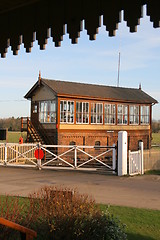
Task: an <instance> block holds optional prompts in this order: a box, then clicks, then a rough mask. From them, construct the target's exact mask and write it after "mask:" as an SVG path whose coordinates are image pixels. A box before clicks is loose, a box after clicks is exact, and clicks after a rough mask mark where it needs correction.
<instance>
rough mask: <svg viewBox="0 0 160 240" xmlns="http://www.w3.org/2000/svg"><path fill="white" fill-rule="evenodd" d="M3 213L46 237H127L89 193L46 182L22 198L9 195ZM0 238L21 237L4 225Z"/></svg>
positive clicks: (104, 239)
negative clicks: (25, 197)
mask: <svg viewBox="0 0 160 240" xmlns="http://www.w3.org/2000/svg"><path fill="white" fill-rule="evenodd" d="M1 203H2V205H1V209H0V211H1V216H2V217H4V218H6V219H8V220H11V221H14V222H16V223H19V224H22V225H23V226H26V227H29V228H31V229H33V230H35V231H37V233H38V239H43V240H45V239H46V240H47V239H49V240H51V239H53V240H61V239H64V240H90V239H91V240H111V239H112V240H115V239H116V240H117V239H118V240H121V239H123V240H125V239H126V234H125V231H124V226H123V225H121V224H120V222H119V221H118V220H116V219H115V218H114V217H113V216H112V215H110V214H109V213H108V212H105V213H104V212H102V211H101V210H100V208H99V207H98V205H96V204H95V201H94V200H93V199H91V198H90V197H89V196H88V195H84V194H80V193H78V192H77V191H76V190H74V191H73V190H72V189H69V188H57V187H53V186H51V187H50V186H46V187H43V188H41V189H40V190H39V191H37V192H34V193H32V194H30V195H29V198H27V199H23V201H20V198H18V197H17V198H13V197H12V198H10V197H6V198H4V199H3V201H1ZM2 233H3V237H1V236H0V239H5V238H4V236H8V237H7V238H6V239H7V240H8V239H19V238H18V237H17V235H16V234H15V233H14V234H12V238H9V234H10V233H11V232H10V231H9V230H8V229H7V231H4V229H2V232H1V234H2Z"/></svg>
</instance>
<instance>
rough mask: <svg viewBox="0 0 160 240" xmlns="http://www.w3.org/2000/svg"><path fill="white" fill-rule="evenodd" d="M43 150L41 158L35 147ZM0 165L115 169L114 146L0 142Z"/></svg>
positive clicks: (113, 170)
mask: <svg viewBox="0 0 160 240" xmlns="http://www.w3.org/2000/svg"><path fill="white" fill-rule="evenodd" d="M37 149H41V150H43V153H44V157H43V158H42V159H38V160H37V159H36V158H35V151H36V150H37ZM0 165H5V166H21V167H22V166H23V167H37V168H39V169H47V168H48V169H52V168H55V167H58V168H65V167H67V168H73V169H80V168H81V169H82V168H83V169H89V168H92V169H94V170H97V169H98V170H99V169H107V170H110V171H111V172H113V173H114V172H115V170H116V146H115V144H114V145H113V146H76V145H72V146H71V145H66V146H65V145H41V144H10V143H6V144H0Z"/></svg>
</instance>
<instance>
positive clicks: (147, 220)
mask: <svg viewBox="0 0 160 240" xmlns="http://www.w3.org/2000/svg"><path fill="white" fill-rule="evenodd" d="M101 207H102V209H103V210H104V211H105V210H106V209H108V211H109V212H110V213H111V214H113V215H114V216H117V217H118V219H119V220H120V221H121V222H122V223H124V224H126V226H127V227H126V230H127V236H128V240H135V239H136V240H153V239H154V240H159V239H160V211H158V210H157V211H156V210H148V209H138V208H130V207H119V206H110V207H109V208H107V206H106V205H101Z"/></svg>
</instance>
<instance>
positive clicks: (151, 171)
mask: <svg viewBox="0 0 160 240" xmlns="http://www.w3.org/2000/svg"><path fill="white" fill-rule="evenodd" d="M145 174H147V175H160V170H149V171H146V172H145Z"/></svg>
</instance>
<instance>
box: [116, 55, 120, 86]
mask: <svg viewBox="0 0 160 240" xmlns="http://www.w3.org/2000/svg"><path fill="white" fill-rule="evenodd" d="M120 61H121V53H120V52H119V59H118V78H117V87H119V75H120Z"/></svg>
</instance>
